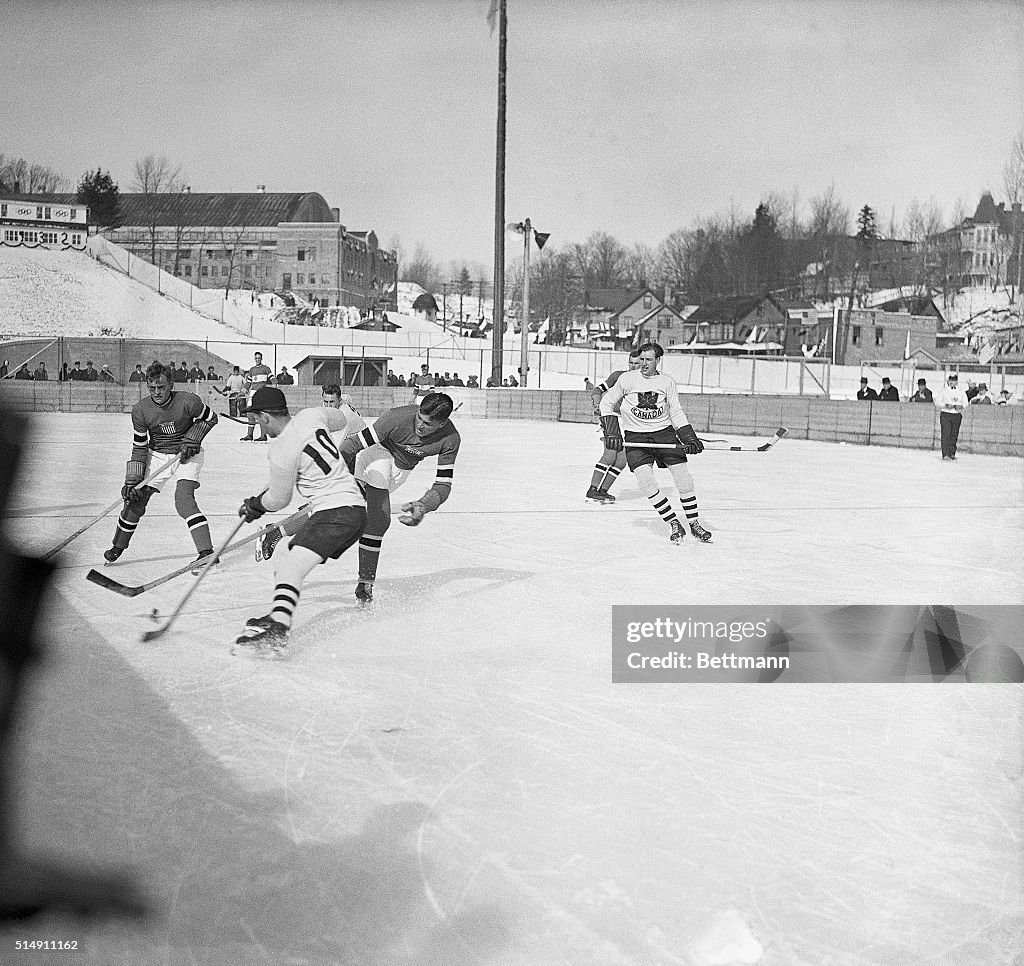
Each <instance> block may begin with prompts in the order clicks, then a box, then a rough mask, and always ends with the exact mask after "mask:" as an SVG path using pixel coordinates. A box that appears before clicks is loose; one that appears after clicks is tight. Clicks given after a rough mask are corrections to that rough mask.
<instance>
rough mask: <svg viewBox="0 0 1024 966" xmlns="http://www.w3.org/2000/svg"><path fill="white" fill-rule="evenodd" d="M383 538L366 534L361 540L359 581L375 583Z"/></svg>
mask: <svg viewBox="0 0 1024 966" xmlns="http://www.w3.org/2000/svg"><path fill="white" fill-rule="evenodd" d="M383 542H384V538H383V537H377V536H374V535H373V534H372V533H364V534H363V535H362V536H361V537H360V538H359V579H360V580H363V581H371V582H372V581H373V580H374V579H375V578H376V576H377V563H378V562H379V561H380V547H381V544H382V543H383Z"/></svg>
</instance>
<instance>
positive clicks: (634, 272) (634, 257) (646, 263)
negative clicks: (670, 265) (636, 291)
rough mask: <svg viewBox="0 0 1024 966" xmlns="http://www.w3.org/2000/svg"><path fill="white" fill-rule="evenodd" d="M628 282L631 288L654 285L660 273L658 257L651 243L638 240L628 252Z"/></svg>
mask: <svg viewBox="0 0 1024 966" xmlns="http://www.w3.org/2000/svg"><path fill="white" fill-rule="evenodd" d="M625 275H626V283H627V284H628V285H629V287H630V288H645V287H653V286H654V285H655V284H656V280H657V275H658V259H657V257H656V255H655V253H654V249H653V248H651V246H650V245H645V244H643V243H642V242H636V243H635V244H634V245H633V247H632V248H631V249H629V250H628V251H627V252H626V262H625Z"/></svg>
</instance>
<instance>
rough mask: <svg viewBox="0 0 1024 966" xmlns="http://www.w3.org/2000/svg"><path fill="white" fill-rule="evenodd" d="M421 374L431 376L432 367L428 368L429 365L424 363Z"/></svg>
mask: <svg viewBox="0 0 1024 966" xmlns="http://www.w3.org/2000/svg"><path fill="white" fill-rule="evenodd" d="M420 372H425V373H427V374H428V375H429V374H430V366H428V365H427V364H426V363H425V362H424V363H423V365H422V366H420Z"/></svg>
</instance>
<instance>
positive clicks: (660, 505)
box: [647, 490, 678, 523]
mask: <svg viewBox="0 0 1024 966" xmlns="http://www.w3.org/2000/svg"><path fill="white" fill-rule="evenodd" d="M647 499H649V500H650V501H651V504H652V506H653V507H654V509H655V510H657V511H658V516H660V517H661V519H662V520H664V521H665V522H666V523H671V522H672V521H673V520H676V519H678V518H677V517H676V513H675V510H673V509H672V504H671V503H669V502H668V497H666V496H662V495H661V490H656V491H655V492H654V494H653V495H651V496H649V497H648V498H647Z"/></svg>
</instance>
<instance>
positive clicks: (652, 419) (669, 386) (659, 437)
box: [601, 342, 711, 543]
mask: <svg viewBox="0 0 1024 966" xmlns="http://www.w3.org/2000/svg"><path fill="white" fill-rule="evenodd" d="M664 354H665V352H664V350H663V349H662V348H661V346H660V345H658V344H657V343H656V342H648V343H645V344H644V345H642V346H641V347H640V360H641V361H640V368H639V369H635V370H633V371H632V372H625V373H623V374H622V375H621V376H619V378H618V380H617V381H616V383H615V385H614V386H612V387H611V389H609V390H608V392H606V393H605V394H604V396H603V397H602V398H601V428H602V429H603V430H604V442H605V446H606V447H607V448H608V449H609V450H613V451H618V450H621V449H623V447H624V446H625V450H626V463H627V465H628V466H629V468H630V469H631V470H632V471H633V475H634V476H635V477H636V481H637V484H638V485H639V487H640V490H641V492H642V493H643V494H644V496H646V497H647V499H648V500H650V501H651V504H652V505H653V506H654V509H655V510H656V511H657V512H658V516H660V517H661V518H662V520H664V521H665V522H666V523H667V524H668V525H669V527H670V528H671V534H670V539H671V540H672V542H673V543H678V542H679V541H680V540H682V539H683V537H684V536H686V531H685V530H684V529H683V525H682V524H681V523H680V522H679V518H678V517H677V516H676V514H675V511H674V510H673V509H672V504H671V503H670V502H669V499H668V497H667V496H664V495H663V494H662V493H661V490H660V489H659V487H658V481H657V479H656V478H655V476H654V467H655V466H660V467H663V468H665V469H667V470H668V471H669V473H671V474H672V480H673V482H674V483H675V485H676V490H678V492H679V501H680V503H681V505H682V508H683V513H684V514H685V515H686V520H687V522H688V523H689V525H690V533H692V534H693V535H694V536H695V537H696V538H697V539H698V540H702V541H704V542H705V543H707V542H708V541H709V540H710V539H711V533H710V531H708V530H706V529H705V528H704V527H703V526H702V525H701V523H700V518H699V514H698V512H697V494H696V492H695V490H694V486H693V477H692V476H690V471H689V470H688V469H687V468H686V457H687V456H696V455H697V454H698V453H700V452H702V451H703V449H704V444H703V443H702V442H701V441H700V440H699V439H698V438H697V434H696V433H695V432H694V431H693V427H692V426H691V425H690V423H689V420H688V419H687V418H686V413H684V412H683V408H682V406H680V405H679V388H678V386H676V381H675V380H674V379H673V378H672V377H671V376H669V375H666V374H665V373H660V372H658V364H659V362H660V361H661V357H662V356H663V355H664ZM616 412H618V417H616V415H615V414H616ZM620 423H621V428H620ZM623 431H624V432H625V440H623ZM644 444H650V445H649V446H645V445H644Z"/></svg>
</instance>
